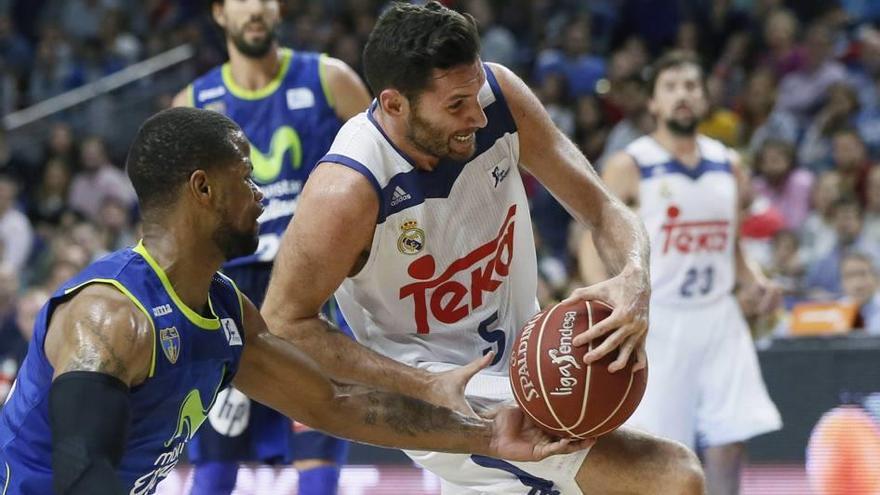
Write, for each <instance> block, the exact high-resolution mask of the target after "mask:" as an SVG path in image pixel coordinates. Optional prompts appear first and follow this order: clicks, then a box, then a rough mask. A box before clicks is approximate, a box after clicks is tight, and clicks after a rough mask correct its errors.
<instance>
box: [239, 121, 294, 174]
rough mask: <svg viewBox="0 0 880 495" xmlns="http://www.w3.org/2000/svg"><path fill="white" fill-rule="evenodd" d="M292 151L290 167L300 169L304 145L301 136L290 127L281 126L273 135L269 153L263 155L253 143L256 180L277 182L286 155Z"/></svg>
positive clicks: (252, 160)
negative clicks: (288, 151)
mask: <svg viewBox="0 0 880 495" xmlns="http://www.w3.org/2000/svg"><path fill="white" fill-rule="evenodd" d="M287 150H290V165H291V167H293V168H294V169H298V168H299V167H300V165H301V164H302V144H301V143H300V140H299V134H297V133H296V131H295V130H293V128H292V127H289V126H286V125H285V126H281V127H279V128H278V129H275V132H274V133H273V134H272V141H271V142H270V143H269V150H268V153H266V154H263V152H262V151H260V149H259V148H257V147H256V146H255V145H254V144H253V143H251V163H253V164H254V179H256V180H257V181H258V182H262V183H266V182H271V181H273V180H275V178H277V177H278V174H280V173H281V167H282V166H283V165H284V163H283V161H284V154H285V152H287Z"/></svg>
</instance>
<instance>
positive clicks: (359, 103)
mask: <svg viewBox="0 0 880 495" xmlns="http://www.w3.org/2000/svg"><path fill="white" fill-rule="evenodd" d="M320 63H321V77H322V80H323V81H322V82H323V84H324V85H325V91H326V92H327V93H328V94H327V98H328V100H329V101H330V104H331V105H332V106H333V108H334V109H335V110H336V115H337V116H338V117H339V119H340V120H342V121H343V122H345V121H347V120H348V119H350V118H352V117H354V116H355V115H357V114H359V113H361V112H363V111H364V110H366V109H367V107H368V106H370V92H369V91H367V87H366V86H365V85H364V82H363V81H361V78H360V76H358V75H357V72H355V71H354V70H353V69H352V68H351V67H349V66H348V65H347V64H346V63H345V62H343V61H342V60H339V59H336V58H332V57H326V56H324V57H321V62H320Z"/></svg>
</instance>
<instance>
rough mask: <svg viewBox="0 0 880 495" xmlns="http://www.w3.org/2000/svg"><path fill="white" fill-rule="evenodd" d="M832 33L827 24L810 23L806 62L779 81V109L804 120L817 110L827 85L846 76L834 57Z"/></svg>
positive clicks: (777, 106)
mask: <svg viewBox="0 0 880 495" xmlns="http://www.w3.org/2000/svg"><path fill="white" fill-rule="evenodd" d="M832 36H833V34H832V32H831V30H830V29H829V28H828V27H827V26H826V25H825V24H822V23H819V22H817V23H814V24H813V25H811V26H810V28H809V30H808V31H807V35H806V41H805V45H806V52H805V53H806V57H805V58H804V65H803V67H802V68H800V69H798V70H796V71H794V72H790V73H789V74H788V75H786V76H785V77H784V78H783V79H782V81H781V82H780V83H779V96H778V98H777V100H776V108H777V109H779V110H783V111H788V112H792V113H793V114H795V115H796V116H797V117H798V118H799V119H804V121H805V120H806V119H807V118H808V117H809V116H811V115H812V114H813V113H815V111H816V110H817V109H818V107H819V104H820V103H821V101H822V99H823V97H824V96H825V92H826V91H827V90H828V87H829V86H831V85H832V84H834V83H836V82H839V81H842V80H844V79H846V70H845V69H844V67H843V65H841V64H840V62H838V61H836V60H834V58H833V57H832Z"/></svg>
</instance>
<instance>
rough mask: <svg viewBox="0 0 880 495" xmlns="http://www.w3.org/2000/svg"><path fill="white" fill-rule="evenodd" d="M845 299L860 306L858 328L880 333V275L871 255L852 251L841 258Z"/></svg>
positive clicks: (841, 281) (841, 276) (841, 275)
mask: <svg viewBox="0 0 880 495" xmlns="http://www.w3.org/2000/svg"><path fill="white" fill-rule="evenodd" d="M840 285H841V287H843V299H844V300H845V301H847V302H851V303H854V304H855V305H856V306H857V307H858V308H859V318H858V320H860V321H858V322H857V324H856V328H857V329H863V330H864V331H865V332H866V333H868V334H870V335H880V277H878V273H877V265H876V264H875V262H874V260H873V259H872V258H871V256H868V255H866V254H864V253H860V252H858V251H851V252H849V253H847V254H846V255H844V256H843V258H842V259H841V260H840Z"/></svg>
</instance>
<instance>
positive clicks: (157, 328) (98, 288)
mask: <svg viewBox="0 0 880 495" xmlns="http://www.w3.org/2000/svg"><path fill="white" fill-rule="evenodd" d="M126 166H127V168H128V174H129V177H130V178H131V180H132V183H133V184H134V187H135V190H136V191H137V194H138V199H139V202H140V206H141V211H142V213H143V232H144V238H143V240H142V241H141V242H140V243H138V245H137V246H136V247H134V248H128V249H124V250H121V251H117V252H115V253H112V254H110V255H108V256H106V257H104V258H102V259H101V260H99V261H97V262H95V263H93V264H91V265H90V266H88V267H87V268H86V269H85V270H83V271H82V272H81V273H80V274H78V275H77V276H76V277H74V278H73V279H72V280H70V281H69V282H68V283H66V284H64V285H63V286H62V288H61V289H60V290H58V291H57V292H56V293H55V294H54V295H53V296H52V298H51V299H50V301H49V302H48V303H47V304H46V305H45V306H44V307H43V309H42V311H41V313H40V315H39V318H38V319H37V322H36V324H35V328H34V335H33V339H32V340H31V343H30V348H29V350H28V355H27V358H26V359H25V361H24V363H23V365H22V368H21V372H20V373H19V375H18V379H17V381H16V383H15V385H14V387H13V390H12V391H11V392H10V395H9V399H8V401H7V403H6V405H5V407H4V408H3V410H2V413H0V495H45V494H49V493H56V494H60V495H80V494H82V495H86V494H88V495H104V494H113V495H121V494H129V495H145V494H150V493H153V492H154V491H155V489H156V485H157V484H158V483H159V482H160V481H161V480H162V479H163V478H165V477H166V476H167V475H168V473H169V472H170V471H171V470H172V469H173V468H174V466H175V465H176V464H177V461H178V459H179V457H180V455H181V452H182V451H183V449H184V447H185V444H186V443H187V441H188V440H190V439H191V438H192V436H193V435H194V434H195V432H196V431H197V430H198V428H199V426H200V425H202V424H203V422H204V421H205V419H206V416H207V414H208V411H209V410H210V409H211V406H212V404H214V403H215V401H216V398H217V395H218V393H219V392H220V391H221V390H222V389H224V388H225V387H226V386H227V385H229V384H231V383H234V384H235V386H236V387H237V388H238V389H239V390H241V391H243V392H244V393H246V394H248V395H249V396H251V397H252V398H254V399H255V400H259V401H261V402H263V403H264V404H268V405H269V406H271V407H273V408H276V409H278V410H280V411H282V412H283V413H285V414H287V415H290V416H295V417H298V418H299V419H301V420H302V421H304V422H305V423H307V424H309V425H311V426H313V427H316V428H321V429H324V430H327V431H329V432H331V433H333V434H336V435H340V436H344V437H350V438H353V439H355V440H358V441H363V442H369V443H376V444H381V445H388V446H397V447H406V448H420V449H428V448H431V449H440V450H452V451H472V452H476V453H483V454H485V455H491V456H495V457H507V458H511V459H523V460H532V459H540V458H542V457H544V456H547V455H551V454H555V453H562V452H568V451H571V450H573V449H576V448H581V447H582V446H583V444H569V443H568V442H564V441H556V442H552V441H550V439H549V438H548V437H547V436H545V435H543V434H542V433H540V432H538V431H537V429H536V428H535V427H534V425H533V424H532V423H530V422H528V421H526V420H525V418H524V417H523V415H522V413H521V412H520V411H519V409H518V408H516V407H509V406H508V407H500V408H498V409H497V410H496V411H494V414H492V417H493V419H492V420H485V419H482V418H479V417H476V416H474V417H467V416H464V415H461V414H459V413H455V412H453V411H451V410H449V409H444V408H442V407H438V406H433V405H429V404H427V403H425V402H422V401H420V400H418V399H414V398H410V397H406V396H403V395H398V394H393V393H385V392H379V391H375V390H372V389H369V388H367V387H362V386H351V385H345V386H344V385H340V384H334V383H333V382H331V381H330V380H329V379H328V378H327V377H326V375H324V374H323V372H322V371H320V369H319V368H318V367H317V365H316V364H315V363H314V362H313V361H311V360H310V358H308V357H307V356H306V355H305V354H303V353H302V352H300V351H299V350H298V349H297V348H296V347H294V346H293V345H292V344H290V343H289V342H286V341H285V340H282V339H280V338H278V337H276V336H274V335H273V334H271V333H269V332H268V330H267V328H266V324H265V322H264V321H263V319H262V317H261V316H260V314H259V312H258V311H257V309H256V307H255V306H254V304H253V303H252V302H251V301H250V300H249V299H248V298H247V297H246V296H244V295H243V294H241V293H240V292H239V291H238V289H237V288H236V287H235V284H234V283H233V282H232V281H231V280H230V279H229V278H227V277H225V276H224V275H221V274H219V273H217V270H218V269H219V268H220V266H221V264H222V263H223V262H224V261H226V260H228V259H230V258H234V257H236V256H240V255H245V254H249V253H252V252H253V251H254V249H255V248H256V246H257V233H258V226H257V217H258V216H259V214H260V213H261V212H262V207H261V205H260V200H261V199H262V194H261V192H260V190H259V188H258V187H256V186H255V184H254V183H253V182H252V181H251V179H250V173H251V171H252V167H251V165H250V162H249V159H248V143H247V140H246V139H245V138H244V135H243V134H242V132H241V130H240V129H239V128H238V127H237V126H236V125H235V123H234V122H232V121H230V120H229V119H227V118H226V117H224V116H222V115H220V114H217V113H214V112H206V111H202V110H195V109H191V108H176V109H172V110H167V111H164V112H161V113H159V114H158V115H156V116H154V117H152V118H151V119H149V120H148V121H147V122H146V123H145V124H144V125H143V126H142V127H141V129H140V130H139V131H138V135H137V136H136V137H135V139H134V143H133V144H132V147H131V150H130V152H129V156H128V160H127V163H126ZM490 358H491V356H490ZM488 362H489V360H488V359H482V360H480V361H479V362H477V361H475V362H474V363H472V366H471V369H470V370H469V373H468V376H464V377H463V381H462V383H461V384H460V385H461V388H462V390H463V388H464V385H465V382H466V380H467V379H469V377H470V375H473V373H475V372H477V371H478V370H479V369H480V368H481V367H484V366H485V365H486V364H488ZM462 400H463V397H462Z"/></svg>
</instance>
